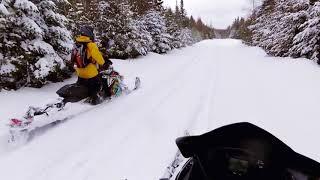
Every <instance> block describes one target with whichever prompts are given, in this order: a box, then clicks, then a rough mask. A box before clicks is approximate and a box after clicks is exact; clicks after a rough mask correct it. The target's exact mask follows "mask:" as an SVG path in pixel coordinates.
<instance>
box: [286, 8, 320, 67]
mask: <svg viewBox="0 0 320 180" xmlns="http://www.w3.org/2000/svg"><path fill="white" fill-rule="evenodd" d="M308 13H309V16H308V20H307V21H306V22H305V23H304V24H302V25H301V29H302V30H301V32H300V33H299V34H297V35H296V36H295V38H294V42H293V47H292V48H291V49H290V52H289V53H290V55H291V56H293V57H307V58H310V59H313V60H315V61H317V62H318V64H320V63H319V60H320V59H318V58H317V57H319V56H318V55H319V53H320V31H319V29H320V2H315V3H314V5H313V6H310V8H309V9H308Z"/></svg>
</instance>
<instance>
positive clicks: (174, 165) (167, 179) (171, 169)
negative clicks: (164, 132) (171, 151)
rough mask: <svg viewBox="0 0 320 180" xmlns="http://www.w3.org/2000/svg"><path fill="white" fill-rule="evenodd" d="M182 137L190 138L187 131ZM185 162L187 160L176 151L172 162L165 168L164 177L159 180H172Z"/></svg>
mask: <svg viewBox="0 0 320 180" xmlns="http://www.w3.org/2000/svg"><path fill="white" fill-rule="evenodd" d="M184 136H190V134H189V132H188V131H185V132H184ZM186 162H187V159H186V158H184V157H183V155H182V154H181V152H180V150H179V149H178V150H177V152H176V154H175V156H174V158H173V160H172V161H171V163H170V164H169V166H168V167H167V168H166V170H165V173H164V175H163V176H162V177H161V178H160V180H174V178H175V177H176V176H177V174H178V172H179V171H180V169H181V168H182V166H183V164H185V163H186Z"/></svg>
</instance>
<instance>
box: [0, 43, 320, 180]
mask: <svg viewBox="0 0 320 180" xmlns="http://www.w3.org/2000/svg"><path fill="white" fill-rule="evenodd" d="M114 64H115V65H114V66H115V69H117V70H118V71H119V72H121V73H123V74H124V75H125V76H128V77H135V76H139V77H141V80H142V82H143V84H142V87H141V89H139V91H137V92H135V93H134V94H132V95H130V96H127V97H121V98H119V99H117V100H115V101H113V102H112V103H110V104H106V105H105V106H99V107H97V108H95V109H93V110H91V111H90V112H88V113H84V114H81V115H79V116H77V117H76V118H74V119H72V120H70V121H67V122H66V123H64V124H62V125H61V126H58V127H56V128H53V129H51V130H49V131H47V132H46V133H45V134H43V135H42V136H39V137H37V138H35V139H34V140H33V141H31V142H30V143H28V144H27V145H26V146H24V147H21V148H19V149H15V150H8V149H7V147H5V145H4V144H3V143H1V142H0V152H3V153H2V154H0V169H1V170H2V173H1V174H0V178H2V179H12V180H21V179H23V180H42V179H47V180H56V179H68V180H79V179H89V180H91V179H94V180H100V179H112V180H123V179H129V180H150V179H158V178H159V177H160V176H161V175H162V173H163V172H164V169H165V168H166V166H167V165H168V163H169V162H170V161H171V160H172V159H171V158H172V156H173V155H174V153H175V152H176V146H175V144H174V140H175V138H176V137H178V136H180V135H181V134H183V132H184V131H185V130H186V129H188V130H189V131H190V133H191V134H201V133H204V132H206V131H208V130H211V129H214V128H217V127H220V126H222V125H225V124H228V123H233V122H239V121H249V122H253V123H255V124H257V125H259V126H262V127H263V128H266V129H267V130H269V131H271V132H272V133H274V134H275V135H277V136H278V137H279V138H280V139H282V140H284V141H285V142H286V143H288V144H289V145H291V146H292V147H293V148H294V149H296V150H297V151H299V152H301V153H304V154H306V155H309V156H311V157H312V158H315V159H317V160H320V156H319V154H318V153H317V152H320V146H319V145H318V146H317V145H316V146H315V145H314V144H313V143H309V142H316V141H317V137H319V135H320V133H319V132H318V126H317V125H318V124H320V123H319V122H318V117H317V116H318V107H319V105H320V94H319V93H318V92H319V91H320V85H318V84H320V83H319V80H318V79H319V77H320V68H318V67H317V66H316V65H315V64H313V63H312V62H310V61H308V60H303V59H300V60H292V59H289V58H286V59H285V58H269V57H266V55H265V53H264V52H263V51H262V50H260V49H259V48H249V47H246V46H245V45H242V44H241V43H240V42H239V41H235V40H213V41H204V42H201V43H198V44H196V45H194V46H193V47H188V48H185V49H182V50H174V51H172V52H170V53H169V54H168V55H156V54H151V55H149V56H147V57H143V58H141V59H139V60H137V61H130V62H128V61H116V60H115V61H114ZM60 86H62V84H57V85H50V86H48V87H46V88H44V89H43V91H41V90H37V91H36V92H33V91H35V90H33V89H24V90H20V91H18V92H1V93H0V99H1V102H0V103H1V104H0V105H1V106H4V104H5V103H7V104H6V105H7V106H8V107H14V106H15V104H14V103H17V101H18V99H15V96H16V95H19V97H20V98H21V97H24V94H28V97H26V99H28V98H29V99H30V100H31V98H35V99H36V100H37V101H41V100H43V99H49V98H55V95H54V91H55V90H57V89H58V88H59V87H60ZM39 92H40V93H39ZM30 94H32V95H34V97H30ZM12 99H14V100H15V101H14V102H13V101H12ZM27 103H29V102H20V103H19V106H21V107H22V106H26V105H27ZM19 110H20V109H19ZM24 110H25V109H21V112H23V111H24ZM15 111H16V110H15V109H12V108H8V109H6V112H5V113H4V114H5V115H6V116H5V115H1V114H0V118H1V119H4V118H8V117H7V115H8V114H11V113H13V112H15ZM15 113H20V112H15ZM3 133H4V128H0V137H2V136H1V135H2V134H3ZM307 137H308V139H309V141H306V140H305V138H307ZM0 141H1V138H0ZM17 170H19V173H16V172H17Z"/></svg>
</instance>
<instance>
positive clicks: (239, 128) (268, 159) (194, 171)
mask: <svg viewBox="0 0 320 180" xmlns="http://www.w3.org/2000/svg"><path fill="white" fill-rule="evenodd" d="M176 143H177V145H178V147H179V150H180V152H181V154H182V155H183V156H184V157H185V158H189V159H188V160H187V161H186V162H185V163H184V165H183V166H182V168H181V170H180V172H179V173H178V174H176V175H175V176H173V175H172V176H169V177H165V178H162V180H165V179H167V180H169V179H170V180H320V163H318V162H316V161H314V160H311V159H309V158H307V157H305V156H303V155H300V154H298V153H296V152H294V151H293V150H292V149H291V148H290V147H288V146H287V145H286V144H284V143H283V142H282V141H280V140H279V139H277V138H276V137H275V136H273V135H271V134H270V133H268V132H266V131H265V130H263V129H261V128H259V127H257V126H255V125H252V124H249V123H238V124H233V125H229V126H225V127H221V128H219V129H216V130H214V131H212V132H209V133H206V134H203V135H201V136H186V137H182V138H178V139H177V140H176Z"/></svg>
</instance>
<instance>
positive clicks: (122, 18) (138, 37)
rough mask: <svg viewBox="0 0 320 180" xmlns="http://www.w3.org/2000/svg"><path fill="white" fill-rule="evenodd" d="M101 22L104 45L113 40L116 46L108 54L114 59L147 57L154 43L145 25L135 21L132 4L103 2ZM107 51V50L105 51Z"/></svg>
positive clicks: (100, 31) (98, 25)
mask: <svg viewBox="0 0 320 180" xmlns="http://www.w3.org/2000/svg"><path fill="white" fill-rule="evenodd" d="M99 13H100V14H99V17H100V18H99V20H97V21H96V27H97V31H98V35H99V36H100V39H101V41H102V42H103V43H102V44H105V43H106V42H108V41H110V40H112V41H113V42H114V45H113V46H112V47H111V48H110V49H109V50H108V54H109V55H110V56H111V57H114V58H121V59H126V58H134V57H137V56H139V55H145V54H146V53H147V52H148V47H149V46H150V44H151V43H152V42H150V41H151V38H150V37H151V35H150V34H148V32H147V31H146V30H145V27H144V26H143V23H141V22H139V21H135V20H134V19H133V12H132V11H131V7H130V3H129V2H128V1H126V0H124V1H122V2H121V3H119V2H118V1H117V0H109V1H101V2H100V3H99ZM105 51H106V50H105Z"/></svg>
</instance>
